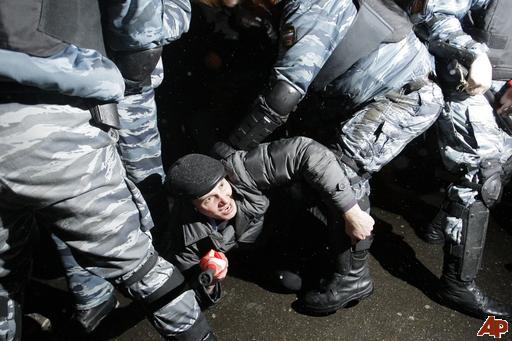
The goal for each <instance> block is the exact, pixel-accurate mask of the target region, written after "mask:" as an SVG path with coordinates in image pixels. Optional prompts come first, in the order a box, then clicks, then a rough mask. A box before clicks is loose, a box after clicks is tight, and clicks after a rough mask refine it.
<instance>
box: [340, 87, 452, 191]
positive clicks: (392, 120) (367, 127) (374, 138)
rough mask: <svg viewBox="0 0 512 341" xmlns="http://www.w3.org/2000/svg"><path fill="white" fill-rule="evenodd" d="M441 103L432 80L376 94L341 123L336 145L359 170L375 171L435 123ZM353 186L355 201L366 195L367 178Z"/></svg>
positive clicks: (365, 171)
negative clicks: (412, 87) (410, 88)
mask: <svg viewBox="0 0 512 341" xmlns="http://www.w3.org/2000/svg"><path fill="white" fill-rule="evenodd" d="M442 104H443V95H442V93H441V89H440V88H439V87H438V86H437V85H436V84H435V83H432V82H428V83H427V84H426V85H424V86H423V87H422V88H421V89H419V90H417V91H413V92H411V93H408V94H405V93H401V92H390V93H388V94H386V95H383V96H379V97H376V98H375V99H374V101H373V102H371V103H370V104H368V105H366V106H364V107H363V108H362V109H360V110H358V111H357V112H356V113H355V114H354V115H353V116H352V117H351V118H350V119H348V120H347V121H345V122H343V123H342V124H341V127H340V129H339V131H338V136H337V138H338V147H339V148H340V149H341V151H342V152H343V154H345V155H347V156H348V157H349V158H350V159H352V160H354V162H355V164H356V165H357V168H358V169H359V172H360V173H369V174H372V173H374V172H378V171H379V170H380V169H381V168H382V167H383V166H385V165H386V164H387V163H388V162H390V161H391V160H393V159H394V158H395V157H396V156H397V155H398V154H399V153H400V152H401V151H402V150H403V149H404V148H405V146H406V145H407V144H408V143H409V142H411V141H412V140H413V139H414V138H416V137H418V136H419V135H421V134H422V133H424V132H425V131H426V130H427V129H428V128H429V127H430V126H432V125H433V124H434V122H435V121H436V119H437V118H438V116H439V113H440V112H441V108H442ZM345 170H346V172H347V176H348V177H349V178H353V177H354V176H355V173H354V171H353V170H351V169H349V168H348V167H345ZM352 188H353V189H354V192H355V194H356V198H357V199H358V200H360V199H361V198H362V197H364V196H369V194H370V186H369V178H364V179H361V181H360V182H359V183H353V184H352Z"/></svg>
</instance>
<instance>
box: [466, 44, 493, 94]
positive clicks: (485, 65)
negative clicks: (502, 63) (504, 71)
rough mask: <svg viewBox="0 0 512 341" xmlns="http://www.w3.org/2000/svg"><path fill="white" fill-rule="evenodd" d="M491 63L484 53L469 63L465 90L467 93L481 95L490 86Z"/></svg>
mask: <svg viewBox="0 0 512 341" xmlns="http://www.w3.org/2000/svg"><path fill="white" fill-rule="evenodd" d="M491 83H492V65H491V62H490V60H489V57H487V55H486V54H481V55H479V56H478V57H477V58H476V59H475V60H474V61H473V63H472V64H471V67H470V68H469V74H468V78H467V85H466V87H465V90H466V92H467V93H468V94H470V95H472V96H474V95H481V94H483V93H484V92H486V91H487V90H489V88H490V87H491Z"/></svg>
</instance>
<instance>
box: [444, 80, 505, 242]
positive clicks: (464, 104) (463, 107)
mask: <svg viewBox="0 0 512 341" xmlns="http://www.w3.org/2000/svg"><path fill="white" fill-rule="evenodd" d="M503 84H504V82H497V81H494V82H493V91H498V90H499V89H500V88H501V86H503ZM494 115H495V113H494V111H493V108H492V107H491V105H490V104H489V102H488V100H487V99H486V98H485V97H484V96H483V95H478V96H470V97H467V98H463V99H460V100H457V99H456V98H453V99H450V100H448V101H447V103H446V106H445V108H444V110H443V113H442V114H441V116H440V118H439V120H438V123H437V129H438V135H439V146H440V149H441V156H442V158H443V163H444V165H445V167H446V168H447V170H448V171H450V172H452V173H453V174H454V175H457V176H458V177H460V178H462V179H465V180H466V181H465V182H464V181H461V182H460V183H454V184H452V185H451V186H450V187H449V188H448V191H447V201H448V202H454V203H458V204H461V205H463V206H464V207H468V206H470V205H471V204H472V203H474V202H475V200H476V199H477V197H478V196H479V190H478V189H476V187H475V186H468V185H467V184H468V183H473V184H475V185H478V184H482V166H483V163H484V162H485V163H487V164H494V165H495V166H496V167H498V168H500V167H501V166H502V165H503V164H504V163H505V161H507V160H508V159H509V158H510V157H511V156H512V136H510V135H508V134H507V133H506V132H505V131H503V130H502V129H501V128H500V127H499V126H498V124H497V122H496V119H495V116H494ZM439 214H440V215H442V216H439V217H437V219H440V223H441V226H442V228H443V229H444V231H445V235H447V236H448V237H449V239H451V240H452V241H453V242H456V243H460V241H461V233H462V225H463V221H462V219H461V218H459V217H455V216H452V215H450V214H447V213H445V212H443V211H441V212H440V213H439Z"/></svg>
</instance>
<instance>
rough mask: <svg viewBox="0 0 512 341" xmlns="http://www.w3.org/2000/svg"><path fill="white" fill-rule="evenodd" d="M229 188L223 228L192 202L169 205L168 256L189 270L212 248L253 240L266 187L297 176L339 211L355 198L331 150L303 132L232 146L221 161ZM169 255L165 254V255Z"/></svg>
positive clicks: (264, 203) (225, 248) (264, 206)
mask: <svg viewBox="0 0 512 341" xmlns="http://www.w3.org/2000/svg"><path fill="white" fill-rule="evenodd" d="M221 161H222V162H223V164H224V166H225V168H226V170H227V174H228V175H227V180H228V181H229V182H230V184H231V185H232V187H233V196H234V199H235V202H236V204H237V208H238V211H237V214H236V216H235V217H234V218H233V219H231V220H230V221H229V222H227V224H226V226H225V228H224V229H222V231H220V232H218V231H216V229H215V222H213V221H211V219H209V218H208V217H206V216H204V215H202V214H200V213H198V212H197V211H196V210H195V209H194V208H193V206H192V204H191V203H190V202H176V203H175V205H174V207H173V210H172V215H171V216H172V219H171V224H170V229H171V230H170V231H168V232H170V233H171V234H172V237H171V238H172V239H171V240H172V242H171V244H172V250H171V255H170V257H169V258H170V260H171V261H172V262H173V263H174V264H176V266H177V267H178V268H179V269H180V270H182V271H185V272H186V271H187V270H189V269H191V268H193V267H194V266H195V265H197V264H198V263H199V260H200V258H201V257H202V256H203V255H204V254H206V252H207V251H208V250H210V249H212V248H213V249H216V250H218V251H222V252H226V251H229V250H230V249H231V248H232V247H233V246H235V245H236V244H237V243H253V242H255V241H256V239H257V237H258V235H259V234H260V232H261V230H262V228H263V222H264V218H265V212H266V211H267V209H268V207H269V199H268V197H267V196H266V195H265V191H266V190H268V189H270V188H274V187H277V186H281V185H287V184H290V183H292V182H294V181H296V180H301V181H305V182H306V183H308V184H309V185H310V186H311V187H312V188H313V189H314V190H315V191H317V192H318V194H319V195H320V196H321V198H322V199H323V201H324V202H325V203H326V204H327V205H328V206H330V207H332V208H333V209H334V210H335V211H337V212H339V215H340V216H341V215H342V214H343V213H344V212H346V211H347V210H348V209H350V208H352V207H353V206H354V205H355V204H356V199H355V197H354V194H353V192H352V189H351V188H350V183H349V181H348V179H347V177H346V176H345V173H344V172H343V170H342V168H341V166H340V165H339V163H338V161H337V159H336V157H335V156H334V154H333V153H332V152H331V151H330V150H329V149H328V148H326V147H325V146H323V145H321V144H319V143H318V142H316V141H313V140H311V139H309V138H305V137H294V138H289V139H283V140H278V141H273V142H270V143H265V144H260V145H259V146H258V147H256V148H255V149H253V150H251V151H248V152H247V151H236V152H234V153H233V154H231V155H230V156H229V157H227V158H226V159H223V160H221ZM167 256H169V255H167Z"/></svg>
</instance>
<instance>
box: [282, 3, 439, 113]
mask: <svg viewBox="0 0 512 341" xmlns="http://www.w3.org/2000/svg"><path fill="white" fill-rule="evenodd" d="M356 14H357V10H356V7H355V6H354V4H353V1H351V0H285V1H283V12H282V15H281V23H280V32H281V36H282V37H281V42H280V47H279V49H280V50H279V55H278V59H277V61H276V63H275V64H274V67H273V77H274V79H277V80H284V81H286V82H288V83H289V84H291V85H292V86H294V87H295V88H296V89H297V90H298V91H299V92H300V93H301V94H303V95H305V93H306V92H307V90H308V88H309V86H310V85H311V83H312V81H313V80H314V79H315V77H316V76H317V74H318V73H319V71H320V69H321V68H322V66H323V65H324V63H325V62H326V60H327V59H328V58H329V56H330V55H331V53H332V51H333V50H334V49H335V47H336V46H337V45H338V44H339V42H340V41H341V40H342V39H343V37H344V36H345V34H346V33H347V32H348V29H349V28H350V26H351V24H352V22H353V21H354V18H355V16H356ZM290 32H291V33H290ZM290 34H293V37H292V38H293V39H292V40H290V37H289V35H290ZM287 35H288V36H287ZM362 39H364V37H362ZM432 70H433V63H432V58H431V56H430V54H429V53H428V51H427V50H426V48H425V47H424V46H423V44H422V43H421V42H420V41H419V40H418V39H417V38H416V36H415V35H414V33H413V32H411V34H409V35H408V36H407V37H406V38H405V39H403V40H402V41H400V42H398V43H389V44H381V46H380V47H379V48H378V50H376V51H374V52H373V53H371V54H369V55H368V56H365V57H363V58H362V59H360V60H359V61H358V62H357V63H356V64H354V65H353V66H352V67H351V68H350V69H349V70H348V71H347V72H345V73H344V74H342V75H341V76H339V77H338V78H337V79H336V80H334V81H333V82H332V83H331V84H330V85H329V86H328V88H327V90H328V92H329V93H330V94H332V95H334V96H336V95H343V96H348V97H349V98H351V100H352V102H353V103H354V104H356V105H357V104H362V103H364V102H366V101H369V100H371V99H373V97H375V96H378V95H382V94H385V93H386V92H387V91H389V90H396V89H400V88H401V87H403V86H404V85H405V84H406V83H408V82H410V81H413V80H416V79H418V78H422V77H425V76H426V75H428V74H429V73H430V72H431V71H432Z"/></svg>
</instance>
